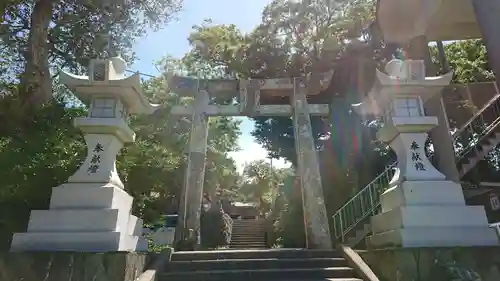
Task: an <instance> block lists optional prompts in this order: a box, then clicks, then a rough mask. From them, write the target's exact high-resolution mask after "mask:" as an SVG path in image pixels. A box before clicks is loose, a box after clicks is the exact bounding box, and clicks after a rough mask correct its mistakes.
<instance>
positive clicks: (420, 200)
mask: <svg viewBox="0 0 500 281" xmlns="http://www.w3.org/2000/svg"><path fill="white" fill-rule="evenodd" d="M386 70H387V72H388V73H389V75H387V74H384V73H381V72H378V73H377V77H378V83H376V84H375V85H376V86H375V88H374V89H373V90H372V92H371V93H370V94H369V95H371V96H369V97H368V98H367V102H366V104H365V105H361V106H360V107H359V108H358V111H360V112H371V113H381V114H380V115H383V117H384V126H383V127H382V128H381V129H380V130H379V132H378V138H379V140H381V141H384V142H386V143H389V145H390V147H391V148H392V149H393V150H394V152H395V153H396V156H397V160H398V165H397V171H396V173H395V174H394V176H393V178H392V179H391V181H390V182H389V184H388V189H387V190H386V191H385V192H384V193H383V194H382V195H381V197H380V205H381V208H382V210H381V211H382V212H381V213H380V214H378V215H375V216H373V217H372V218H371V226H372V233H373V235H372V236H369V237H367V241H366V242H367V245H368V247H371V248H387V247H455V246H487V245H498V238H497V236H496V233H495V231H494V230H493V229H491V228H489V227H488V220H487V217H486V212H485V210H484V207H483V206H467V205H466V204H465V199H464V196H463V192H462V186H461V185H460V184H459V183H455V182H453V181H447V180H446V177H445V175H443V174H442V173H441V172H440V171H438V170H437V169H436V168H435V167H434V166H433V165H432V164H431V163H430V161H429V160H428V159H427V157H426V154H425V143H426V141H427V132H428V131H430V130H431V129H433V128H434V127H436V126H437V125H438V121H437V118H436V117H433V116H425V113H424V110H423V101H425V100H426V99H428V98H429V97H430V96H432V95H434V94H435V93H437V92H439V90H440V89H442V87H444V85H447V84H448V83H449V79H451V75H447V76H446V77H425V67H424V64H423V62H422V61H398V60H394V61H391V62H390V63H389V64H388V65H387V68H386ZM373 100H375V101H376V106H375V107H374V106H373V105H374V104H373V102H371V101H373ZM372 108H374V109H375V110H374V109H372ZM374 111H376V112H374Z"/></svg>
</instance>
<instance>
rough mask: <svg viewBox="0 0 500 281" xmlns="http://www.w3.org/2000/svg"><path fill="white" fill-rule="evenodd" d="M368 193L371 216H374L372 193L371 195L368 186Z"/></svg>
mask: <svg viewBox="0 0 500 281" xmlns="http://www.w3.org/2000/svg"><path fill="white" fill-rule="evenodd" d="M368 195H369V196H370V209H371V213H372V216H374V215H375V208H374V207H373V195H372V191H371V187H368Z"/></svg>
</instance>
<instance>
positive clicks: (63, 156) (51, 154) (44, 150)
mask: <svg viewBox="0 0 500 281" xmlns="http://www.w3.org/2000/svg"><path fill="white" fill-rule="evenodd" d="M3 102H5V103H8V102H9V101H8V100H6V99H4V100H2V101H0V103H3ZM82 113H83V110H82V109H78V108H65V105H64V104H63V103H61V102H60V101H56V100H55V101H54V102H52V103H50V104H47V105H45V106H43V107H41V108H38V109H37V110H36V111H32V112H30V115H28V116H25V119H24V122H23V123H21V124H19V123H10V124H8V126H9V128H10V129H9V131H11V132H15V133H13V134H10V135H7V136H1V137H0V167H2V168H1V169H0V176H1V177H2V182H1V184H0V236H2V237H1V239H2V240H1V241H0V249H6V247H7V246H8V245H9V244H8V242H9V240H10V233H12V232H16V231H18V232H19V231H24V228H25V225H26V222H27V220H28V216H29V211H30V210H31V209H45V208H47V206H48V203H49V198H50V193H51V190H52V187H54V186H57V185H60V184H62V183H64V182H65V181H66V180H67V179H68V177H69V176H70V175H71V174H72V173H74V172H75V171H76V168H77V167H78V165H79V164H80V162H81V161H82V160H83V157H84V155H83V154H84V151H85V146H84V143H83V140H82V137H81V135H80V133H79V132H78V130H76V129H75V128H73V126H72V119H73V118H74V117H76V116H79V115H81V114H82ZM4 243H5V244H4Z"/></svg>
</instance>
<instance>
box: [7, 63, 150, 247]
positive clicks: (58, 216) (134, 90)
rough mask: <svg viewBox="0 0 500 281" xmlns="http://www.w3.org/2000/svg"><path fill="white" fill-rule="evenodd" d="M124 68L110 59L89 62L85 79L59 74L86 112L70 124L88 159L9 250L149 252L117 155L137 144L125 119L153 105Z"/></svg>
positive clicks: (32, 218) (137, 79) (54, 192)
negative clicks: (79, 135) (80, 134)
mask: <svg viewBox="0 0 500 281" xmlns="http://www.w3.org/2000/svg"><path fill="white" fill-rule="evenodd" d="M125 68H126V63H125V61H124V60H123V59H122V58H120V57H114V58H110V59H95V60H91V62H90V66H89V75H88V76H77V75H73V74H69V73H66V72H63V71H61V72H60V81H61V83H63V84H65V85H66V86H68V87H69V89H70V90H71V91H72V92H73V93H74V94H75V95H76V96H77V97H78V98H79V99H80V100H81V101H82V102H83V103H84V104H85V105H87V107H88V116H87V117H80V118H76V119H75V120H74V126H75V127H77V128H79V129H80V130H81V131H82V132H83V134H84V138H85V142H86V144H87V157H86V159H85V161H84V162H83V163H82V165H81V166H80V167H79V169H78V170H77V171H76V172H75V174H73V175H72V176H70V177H69V179H68V182H67V183H65V184H63V185H61V186H58V187H54V188H53V190H52V197H51V200H50V209H49V210H35V211H32V212H31V216H30V220H29V224H28V230H27V232H26V233H16V234H14V237H13V240H12V245H11V251H33V250H35V251H36V250H43V251H79V252H108V251H138V250H147V243H146V241H145V240H144V239H143V238H141V232H142V220H141V219H138V218H137V217H135V216H133V215H131V209H132V201H133V198H132V197H131V196H130V195H128V194H127V192H125V190H124V189H123V183H122V181H121V180H120V178H119V176H118V173H117V170H116V156H117V154H118V153H119V151H120V149H121V148H122V147H123V145H124V144H125V143H132V142H134V140H135V133H134V132H133V131H132V130H131V129H130V127H129V126H128V116H129V114H151V113H153V112H154V110H155V109H156V106H155V105H152V104H150V103H149V102H148V101H147V99H146V97H145V96H144V95H143V93H142V91H141V85H140V77H139V74H134V75H132V76H130V77H125V75H124V74H125Z"/></svg>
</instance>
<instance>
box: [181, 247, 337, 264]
mask: <svg viewBox="0 0 500 281" xmlns="http://www.w3.org/2000/svg"><path fill="white" fill-rule="evenodd" d="M338 257H341V256H340V254H339V253H338V252H337V251H335V250H305V249H266V250H218V251H185V252H182V251H181V252H174V253H173V254H172V261H193V260H221V259H266V258H269V259H294V258H296V259H304V258H338Z"/></svg>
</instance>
